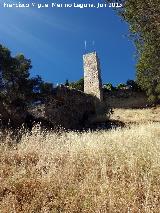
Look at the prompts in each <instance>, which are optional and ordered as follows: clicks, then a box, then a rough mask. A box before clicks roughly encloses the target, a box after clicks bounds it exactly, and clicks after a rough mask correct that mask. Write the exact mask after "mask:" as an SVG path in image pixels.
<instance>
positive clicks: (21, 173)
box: [0, 123, 160, 213]
mask: <svg viewBox="0 0 160 213" xmlns="http://www.w3.org/2000/svg"><path fill="white" fill-rule="evenodd" d="M10 142H11V139H10V136H9V135H8V136H7V137H6V138H4V139H2V142H1V144H0V171H1V172H0V183H1V184H0V212H1V213H20V212H21V213H22V212H23V213H31V212H33V213H47V212H48V213H49V212H51V213H60V212H63V213H64V212H65V213H69V212H74V213H81V212H82V213H95V212H97V213H100V212H101V213H105V212H107V213H108V212H110V213H114V212H116V213H117V212H121V213H123V212H124V213H125V212H126V213H127V212H133V213H137V212H141V213H143V212H147V213H149V212H155V213H156V212H157V213H159V210H160V123H154V124H153V123H148V124H141V125H139V126H137V125H136V126H132V127H131V128H124V129H118V130H112V131H108V132H107V131H106V132H104V131H99V132H94V133H91V132H87V133H85V132H84V133H81V134H80V133H74V132H70V133H62V134H61V135H57V134H55V133H44V132H43V133H40V131H39V130H38V129H36V128H35V129H34V130H33V132H32V135H29V134H25V135H23V137H22V140H21V142H20V143H19V144H18V145H16V144H15V145H11V143H10ZM12 142H13V141H12Z"/></svg>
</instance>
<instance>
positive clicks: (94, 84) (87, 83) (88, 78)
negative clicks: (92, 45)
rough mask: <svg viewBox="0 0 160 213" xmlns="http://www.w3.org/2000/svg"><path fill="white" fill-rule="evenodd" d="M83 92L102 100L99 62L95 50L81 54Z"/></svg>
mask: <svg viewBox="0 0 160 213" xmlns="http://www.w3.org/2000/svg"><path fill="white" fill-rule="evenodd" d="M83 67H84V92H85V93H86V94H92V95H94V96H95V97H97V99H99V100H100V101H102V99H103V95H102V81H101V71H100V63H99V59H98V56H97V53H96V52H92V53H88V54H85V55H83Z"/></svg>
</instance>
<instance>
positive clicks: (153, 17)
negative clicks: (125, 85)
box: [118, 0, 160, 102]
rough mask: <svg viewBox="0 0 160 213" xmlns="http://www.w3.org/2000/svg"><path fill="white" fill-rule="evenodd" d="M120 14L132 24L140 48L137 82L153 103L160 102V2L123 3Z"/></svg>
mask: <svg viewBox="0 0 160 213" xmlns="http://www.w3.org/2000/svg"><path fill="white" fill-rule="evenodd" d="M121 2H122V4H123V7H122V8H121V9H120V10H119V11H118V12H119V14H120V15H121V17H122V18H123V19H124V20H125V21H127V22H128V23H129V27H130V32H131V37H132V38H133V39H134V42H135V45H136V47H137V56H138V63H137V76H136V77H137V82H138V84H139V85H140V87H141V88H142V89H143V90H145V91H146V93H147V95H148V99H149V101H151V102H157V101H158V100H160V89H159V88H160V4H159V0H152V1H149V0H121Z"/></svg>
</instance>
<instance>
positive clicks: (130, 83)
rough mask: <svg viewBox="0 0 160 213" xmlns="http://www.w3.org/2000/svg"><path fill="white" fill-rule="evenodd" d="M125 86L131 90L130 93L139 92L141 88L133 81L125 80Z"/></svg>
mask: <svg viewBox="0 0 160 213" xmlns="http://www.w3.org/2000/svg"><path fill="white" fill-rule="evenodd" d="M126 85H127V86H128V87H129V88H130V89H131V90H132V91H141V88H140V87H139V86H138V84H137V82H136V81H134V80H127V82H126Z"/></svg>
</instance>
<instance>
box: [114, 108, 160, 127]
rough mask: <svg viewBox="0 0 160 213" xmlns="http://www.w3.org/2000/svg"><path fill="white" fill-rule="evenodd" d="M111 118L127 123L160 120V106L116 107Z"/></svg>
mask: <svg viewBox="0 0 160 213" xmlns="http://www.w3.org/2000/svg"><path fill="white" fill-rule="evenodd" d="M111 119H115V120H120V121H122V122H125V123H145V122H150V121H151V122H160V106H159V107H154V108H149V109H114V113H113V115H112V116H111Z"/></svg>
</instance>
